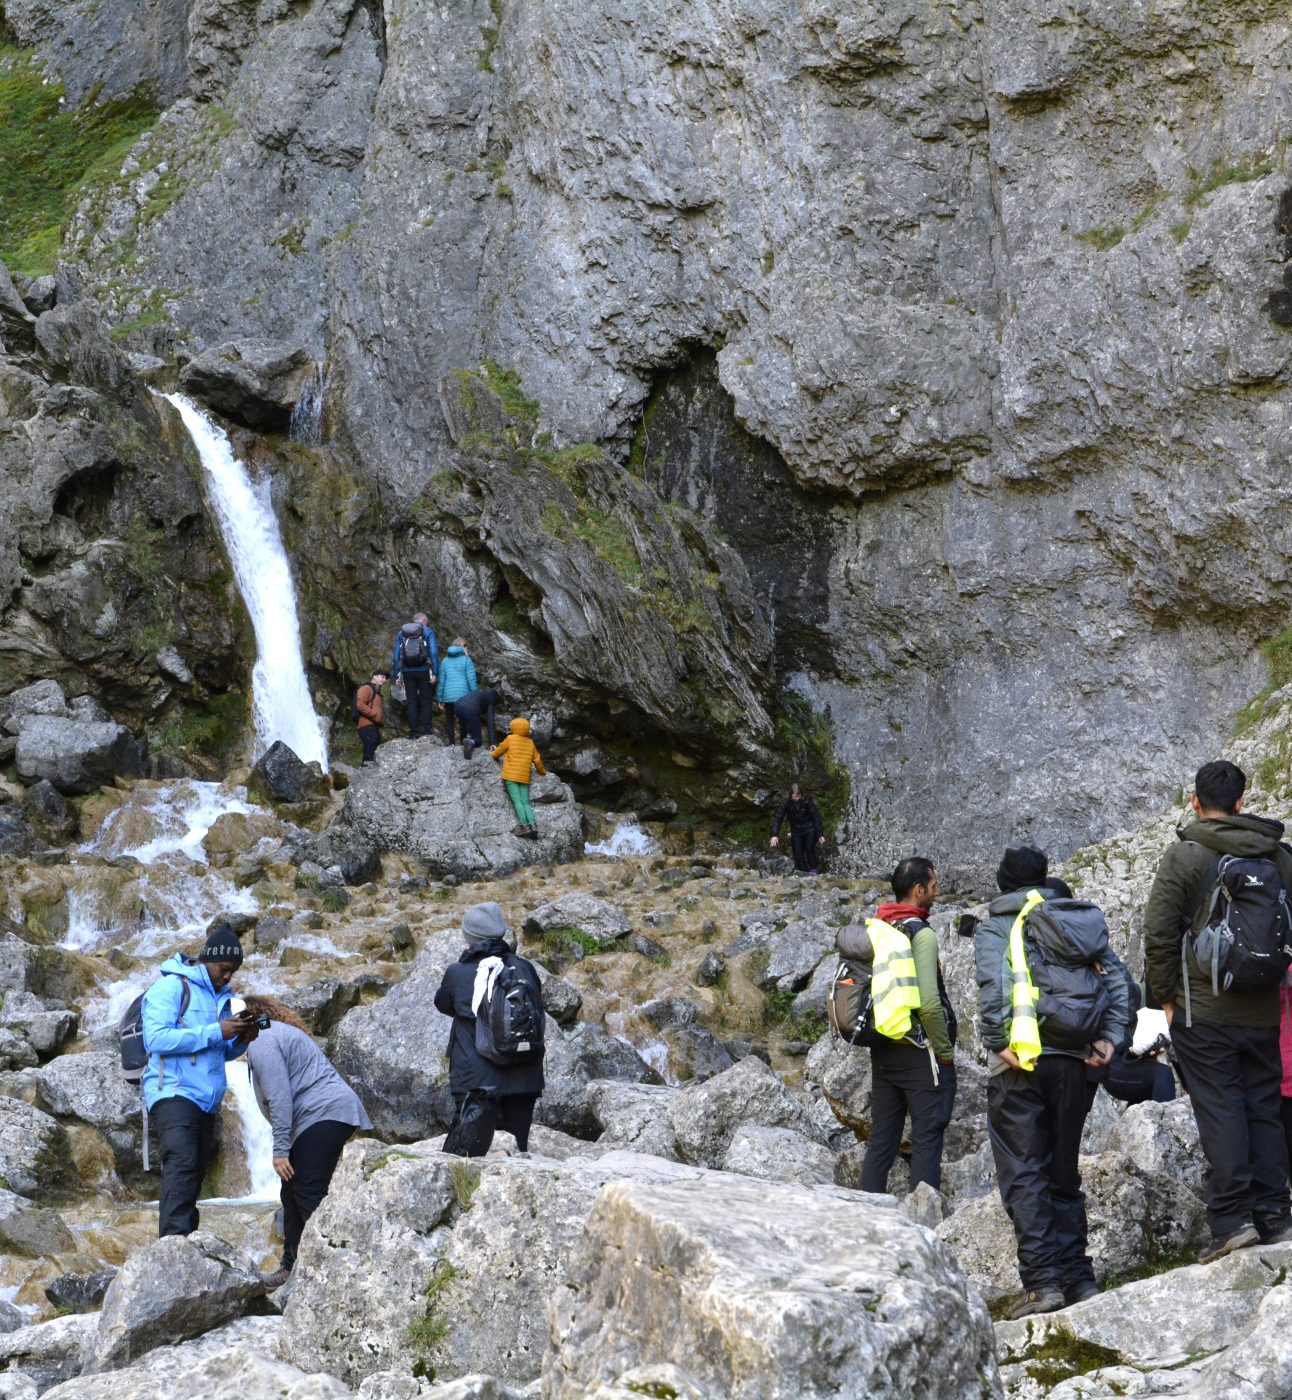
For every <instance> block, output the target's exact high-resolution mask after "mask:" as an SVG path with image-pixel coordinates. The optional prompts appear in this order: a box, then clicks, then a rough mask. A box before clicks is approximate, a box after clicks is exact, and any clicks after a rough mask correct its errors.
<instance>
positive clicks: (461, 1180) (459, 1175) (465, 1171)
mask: <svg viewBox="0 0 1292 1400" xmlns="http://www.w3.org/2000/svg"><path fill="white" fill-rule="evenodd" d="M449 1185H450V1186H451V1187H452V1188H453V1197H454V1199H455V1200H456V1201H457V1203H458V1205H459V1206H461V1207H462V1209H463V1210H470V1209H471V1201H472V1198H473V1197H474V1196H475V1193H476V1188H477V1187H478V1186H479V1185H480V1168H479V1167H475V1166H472V1164H471V1163H470V1162H462V1161H458V1162H451V1163H450V1164H449Z"/></svg>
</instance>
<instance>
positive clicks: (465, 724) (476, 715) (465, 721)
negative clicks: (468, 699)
mask: <svg viewBox="0 0 1292 1400" xmlns="http://www.w3.org/2000/svg"><path fill="white" fill-rule="evenodd" d="M460 704H461V701H458V702H456V703H455V704H454V705H453V706H452V709H453V713H454V714H456V715H457V717H458V725H459V726H460V728H461V729H462V732H463V733H464V734H465V736H466V737H467V738H468V739H470V740H471V742H472V743H473V744H474V745H475V746H476V748H480V746H481V745H482V744H483V743H484V730H483V728H482V726H481V723H480V711H479V710H477V709H476V708H475V706H474V705H470V706H467V707H465V708H463V709H458V705H460ZM489 719H490V723H489V747H490V748H495V747H497V743H498V739H497V735H495V733H494V727H493V711H492V710H490V711H489ZM449 742H450V743H452V742H453V741H452V739H450V740H449Z"/></svg>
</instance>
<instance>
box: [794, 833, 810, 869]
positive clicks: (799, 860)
mask: <svg viewBox="0 0 1292 1400" xmlns="http://www.w3.org/2000/svg"><path fill="white" fill-rule="evenodd" d="M790 846H791V847H792V848H793V851H794V869H795V870H815V869H816V832H815V831H795V830H794V828H793V827H790Z"/></svg>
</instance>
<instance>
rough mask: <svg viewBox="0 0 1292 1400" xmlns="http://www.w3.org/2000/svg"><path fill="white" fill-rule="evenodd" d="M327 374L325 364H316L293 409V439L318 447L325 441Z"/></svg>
mask: <svg viewBox="0 0 1292 1400" xmlns="http://www.w3.org/2000/svg"><path fill="white" fill-rule="evenodd" d="M326 388H327V375H325V374H324V373H323V366H322V365H321V364H320V365H316V366H315V367H314V374H313V376H312V377H311V378H309V379H307V380H306V381H305V386H304V388H302V389H301V392H300V397H299V398H298V399H297V400H296V406H295V407H294V408H293V409H292V426H291V439H292V441H293V442H303V443H304V444H305V445H306V446H307V447H317V446H318V445H319V444H320V443H321V442H322V441H323V393H324V390H326Z"/></svg>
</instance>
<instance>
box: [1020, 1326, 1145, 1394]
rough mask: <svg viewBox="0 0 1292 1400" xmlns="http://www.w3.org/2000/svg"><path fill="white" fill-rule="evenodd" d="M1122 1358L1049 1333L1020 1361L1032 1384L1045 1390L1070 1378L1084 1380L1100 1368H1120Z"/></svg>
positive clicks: (1106, 1349)
mask: <svg viewBox="0 0 1292 1400" xmlns="http://www.w3.org/2000/svg"><path fill="white" fill-rule="evenodd" d="M1121 1360H1122V1358H1121V1355H1120V1353H1118V1352H1115V1351H1113V1350H1112V1349H1111V1348H1110V1347H1101V1346H1099V1345H1097V1344H1096V1343H1095V1342H1086V1341H1082V1340H1081V1339H1080V1338H1078V1337H1074V1336H1072V1334H1071V1333H1069V1332H1060V1331H1058V1330H1055V1331H1052V1332H1050V1333H1049V1335H1048V1336H1047V1337H1046V1339H1045V1340H1044V1341H1043V1342H1042V1343H1041V1344H1040V1345H1039V1346H1036V1347H1033V1348H1032V1349H1031V1350H1030V1351H1029V1352H1028V1355H1027V1357H1026V1358H1025V1359H1024V1361H1023V1369H1024V1370H1025V1371H1026V1372H1027V1374H1028V1375H1029V1376H1031V1378H1032V1379H1033V1380H1034V1381H1037V1382H1038V1383H1039V1384H1041V1385H1043V1386H1047V1387H1052V1386H1056V1385H1058V1384H1059V1383H1060V1382H1061V1381H1066V1380H1069V1379H1071V1377H1073V1376H1084V1375H1085V1374H1086V1373H1087V1372H1088V1371H1097V1370H1099V1368H1100V1367H1101V1366H1117V1365H1120V1364H1121Z"/></svg>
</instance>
